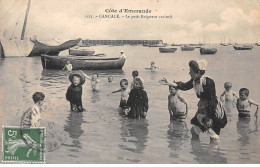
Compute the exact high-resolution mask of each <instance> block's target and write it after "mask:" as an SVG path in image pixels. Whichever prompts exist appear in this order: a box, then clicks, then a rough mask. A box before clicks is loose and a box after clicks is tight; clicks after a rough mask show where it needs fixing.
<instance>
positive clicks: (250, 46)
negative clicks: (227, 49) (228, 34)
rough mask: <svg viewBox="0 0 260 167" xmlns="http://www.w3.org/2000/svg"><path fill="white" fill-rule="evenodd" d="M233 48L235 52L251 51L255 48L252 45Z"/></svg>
mask: <svg viewBox="0 0 260 167" xmlns="http://www.w3.org/2000/svg"><path fill="white" fill-rule="evenodd" d="M233 47H234V49H235V50H251V49H252V48H253V46H252V45H242V46H238V45H235V46H233Z"/></svg>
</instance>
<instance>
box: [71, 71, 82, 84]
mask: <svg viewBox="0 0 260 167" xmlns="http://www.w3.org/2000/svg"><path fill="white" fill-rule="evenodd" d="M74 76H78V77H79V78H80V83H79V85H83V84H84V83H85V77H84V75H83V74H82V73H81V72H80V71H73V72H72V73H71V74H70V75H69V80H70V82H71V83H73V77H74Z"/></svg>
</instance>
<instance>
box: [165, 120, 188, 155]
mask: <svg viewBox="0 0 260 167" xmlns="http://www.w3.org/2000/svg"><path fill="white" fill-rule="evenodd" d="M168 128H169V129H168V131H167V134H168V136H167V137H168V139H169V140H168V143H169V146H168V147H169V148H171V149H172V150H173V151H172V153H170V157H173V158H178V156H179V153H178V151H181V150H182V147H183V144H184V143H185V142H186V141H187V140H190V139H189V130H188V127H187V124H186V122H179V121H172V122H171V123H170V125H169V126H168Z"/></svg>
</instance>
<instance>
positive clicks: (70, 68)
mask: <svg viewBox="0 0 260 167" xmlns="http://www.w3.org/2000/svg"><path fill="white" fill-rule="evenodd" d="M66 63H67V64H66V65H65V67H64V68H63V69H62V70H61V71H63V70H65V69H66V70H67V72H72V64H70V61H69V60H67V61H66Z"/></svg>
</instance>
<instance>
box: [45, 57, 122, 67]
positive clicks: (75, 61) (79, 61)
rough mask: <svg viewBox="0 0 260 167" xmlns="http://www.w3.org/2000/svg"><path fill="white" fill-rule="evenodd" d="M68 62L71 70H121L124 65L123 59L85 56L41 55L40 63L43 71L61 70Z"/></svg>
mask: <svg viewBox="0 0 260 167" xmlns="http://www.w3.org/2000/svg"><path fill="white" fill-rule="evenodd" d="M67 60H69V61H70V63H71V64H72V67H73V70H108V69H122V68H123V66H124V64H125V57H123V56H121V57H117V58H107V57H97V56H93V57H90V56H88V57H86V56H72V55H69V56H49V55H42V56H41V62H42V67H43V68H44V69H59V70H61V69H62V68H63V67H64V66H65V64H66V61H67Z"/></svg>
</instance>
